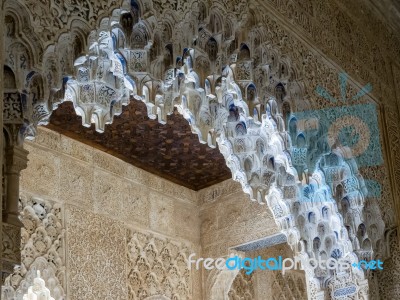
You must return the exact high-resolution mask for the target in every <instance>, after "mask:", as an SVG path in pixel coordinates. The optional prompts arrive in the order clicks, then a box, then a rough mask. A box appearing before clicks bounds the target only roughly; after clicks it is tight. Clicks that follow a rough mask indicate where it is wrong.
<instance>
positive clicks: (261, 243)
mask: <svg viewBox="0 0 400 300" xmlns="http://www.w3.org/2000/svg"><path fill="white" fill-rule="evenodd" d="M286 241H287V239H286V235H284V234H283V233H280V234H276V235H272V236H268V237H265V238H262V239H260V240H257V241H253V242H250V243H247V244H244V245H240V246H237V247H235V248H234V249H235V250H237V251H243V252H248V251H254V250H259V249H264V248H270V247H273V246H275V245H279V244H283V243H286Z"/></svg>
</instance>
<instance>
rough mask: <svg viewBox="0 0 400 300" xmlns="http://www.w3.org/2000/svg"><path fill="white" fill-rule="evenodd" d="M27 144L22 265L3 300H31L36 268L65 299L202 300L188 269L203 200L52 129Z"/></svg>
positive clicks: (197, 274) (198, 280)
mask: <svg viewBox="0 0 400 300" xmlns="http://www.w3.org/2000/svg"><path fill="white" fill-rule="evenodd" d="M25 146H26V148H27V149H28V150H29V152H30V154H29V166H28V168H27V169H26V170H24V172H23V174H22V178H21V184H22V188H21V189H22V195H23V197H22V198H21V211H22V212H21V214H22V215H21V218H22V222H23V224H24V230H23V234H22V236H23V245H24V249H23V252H22V253H23V265H22V267H21V268H20V269H17V270H16V271H15V272H14V275H12V276H11V277H9V278H8V279H7V282H6V286H5V287H4V288H3V297H5V298H4V299H10V300H11V299H13V300H20V299H22V295H23V294H24V293H26V290H27V288H28V286H29V285H31V284H32V282H33V278H34V277H35V276H36V270H40V271H41V273H42V277H43V278H44V279H45V280H46V286H47V287H48V288H49V289H50V291H51V296H52V297H54V298H55V299H56V300H60V299H71V300H72V299H145V298H146V297H150V296H157V295H166V296H167V297H168V299H175V298H174V297H179V299H200V298H201V289H202V287H201V272H191V271H189V269H188V266H187V256H188V254H190V253H200V246H199V242H200V220H199V214H198V208H197V195H196V193H195V192H193V191H191V190H189V189H187V188H184V187H181V186H178V185H176V184H173V183H171V182H168V181H166V180H163V179H161V178H159V177H157V176H154V175H152V174H149V173H147V172H144V171H143V170H140V169H138V168H135V167H132V166H131V165H129V164H127V163H125V162H122V161H120V160H118V159H116V158H114V157H112V156H110V155H108V154H105V153H103V152H101V151H98V150H95V149H93V148H91V147H88V146H86V145H83V144H81V143H79V142H76V141H74V140H72V139H69V138H66V137H65V136H62V135H60V134H58V133H55V132H52V131H50V130H47V129H40V130H39V135H38V137H37V139H36V141H35V142H30V143H27V144H26V145H25ZM182 278H184V280H183V279H182ZM15 290H16V294H15Z"/></svg>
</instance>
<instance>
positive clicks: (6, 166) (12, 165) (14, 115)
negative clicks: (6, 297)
mask: <svg viewBox="0 0 400 300" xmlns="http://www.w3.org/2000/svg"><path fill="white" fill-rule="evenodd" d="M24 96H25V95H24V94H21V93H19V92H18V91H17V90H14V89H6V88H5V89H4V93H3V105H4V107H3V120H4V124H3V134H4V141H5V145H4V146H3V155H4V159H5V161H4V163H3V165H2V168H3V185H4V187H3V188H4V189H5V191H4V192H3V197H4V199H3V213H2V218H3V222H2V235H3V236H2V249H3V255H2V278H3V280H4V278H5V277H7V276H8V275H9V274H11V273H12V272H13V270H14V266H15V265H19V264H20V263H21V251H20V243H21V227H22V223H21V221H20V220H19V217H18V216H19V212H18V201H19V176H20V173H21V171H22V170H23V169H25V168H26V167H27V161H28V159H27V156H28V151H26V150H25V149H23V146H22V143H23V139H24V132H25V131H26V124H25V122H24V119H25V118H24V109H23V104H22V103H23V101H22V99H23V97H24Z"/></svg>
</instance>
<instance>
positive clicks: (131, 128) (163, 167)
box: [47, 101, 231, 191]
mask: <svg viewBox="0 0 400 300" xmlns="http://www.w3.org/2000/svg"><path fill="white" fill-rule="evenodd" d="M47 127H48V128H50V129H52V130H54V131H57V132H59V133H61V134H64V135H66V136H69V137H71V138H73V139H76V140H78V141H80V142H82V143H84V144H87V145H90V146H92V147H94V148H97V149H99V150H102V151H104V152H107V153H109V154H111V155H113V156H115V157H118V158H119V159H122V160H123V161H126V162H128V163H130V164H132V165H134V166H136V167H139V168H141V169H144V170H146V171H148V172H151V173H153V174H156V175H158V176H161V177H163V178H165V179H168V180H170V181H172V182H175V183H177V184H180V185H182V186H185V187H188V188H190V189H192V190H195V191H197V190H200V189H203V188H205V187H208V186H211V185H213V184H216V183H218V182H221V181H223V180H226V179H228V178H231V173H230V170H229V169H228V167H227V166H226V164H225V160H224V157H223V156H222V154H221V153H220V152H219V150H218V149H212V148H210V147H208V146H207V145H205V144H201V143H200V142H199V140H198V136H197V135H195V134H193V133H192V132H191V130H190V127H189V125H188V122H187V121H186V120H185V119H184V118H183V117H182V116H181V115H180V114H179V113H178V112H177V111H176V110H175V112H174V113H173V114H172V115H170V116H168V121H167V124H165V125H162V124H160V123H158V121H157V120H151V119H149V118H148V117H147V111H146V106H145V104H144V103H142V102H140V101H131V102H130V104H129V105H128V106H126V107H124V108H123V112H122V114H121V115H120V116H117V117H115V118H114V121H113V123H112V124H110V125H106V129H105V131H104V133H98V132H96V131H95V127H94V125H93V124H92V126H91V127H90V128H86V127H83V126H82V118H81V117H80V116H77V115H76V113H75V110H74V108H73V104H72V103H71V102H64V103H62V104H61V105H60V106H59V108H58V109H57V110H55V111H54V113H53V115H52V116H51V119H50V124H49V125H48V126H47Z"/></svg>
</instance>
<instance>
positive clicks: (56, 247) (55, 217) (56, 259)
mask: <svg viewBox="0 0 400 300" xmlns="http://www.w3.org/2000/svg"><path fill="white" fill-rule="evenodd" d="M20 211H21V221H22V223H23V225H24V226H23V228H22V233H21V236H22V241H21V244H22V245H21V246H22V251H21V253H22V264H21V266H19V267H17V268H16V269H15V270H14V273H13V274H11V275H10V276H9V277H7V278H6V280H5V284H4V286H3V287H2V299H7V300H22V299H23V296H24V294H27V293H28V288H29V287H30V286H32V285H33V284H34V279H35V278H36V277H37V272H38V271H39V272H40V274H41V276H42V278H43V279H44V280H45V281H46V283H47V288H48V289H49V290H50V293H51V295H52V297H53V298H54V299H55V300H62V299H65V280H66V278H65V257H64V227H63V218H62V207H61V205H59V204H56V203H52V202H51V201H45V200H42V199H38V198H32V197H25V196H23V197H22V198H21V200H20ZM49 283H50V284H49Z"/></svg>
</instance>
